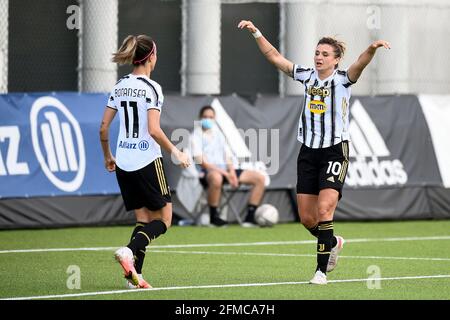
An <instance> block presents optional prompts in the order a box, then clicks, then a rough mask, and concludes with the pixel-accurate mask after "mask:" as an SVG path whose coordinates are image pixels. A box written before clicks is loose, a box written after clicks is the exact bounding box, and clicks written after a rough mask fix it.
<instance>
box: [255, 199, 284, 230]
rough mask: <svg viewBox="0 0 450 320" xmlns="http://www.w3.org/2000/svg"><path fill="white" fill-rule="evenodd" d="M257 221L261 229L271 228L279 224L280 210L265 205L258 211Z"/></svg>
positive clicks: (256, 213) (256, 214)
mask: <svg viewBox="0 0 450 320" xmlns="http://www.w3.org/2000/svg"><path fill="white" fill-rule="evenodd" d="M255 221H256V223H257V224H258V225H259V226H261V227H271V226H273V225H274V224H277V223H278V210H277V208H275V207H274V206H273V205H271V204H263V205H261V206H259V207H258V209H256V212H255Z"/></svg>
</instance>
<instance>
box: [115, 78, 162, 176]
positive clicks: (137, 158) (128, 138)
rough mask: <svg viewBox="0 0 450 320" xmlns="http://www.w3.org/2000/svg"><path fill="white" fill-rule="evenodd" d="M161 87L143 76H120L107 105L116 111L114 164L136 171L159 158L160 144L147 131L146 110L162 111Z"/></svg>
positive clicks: (126, 169) (123, 168)
mask: <svg viewBox="0 0 450 320" xmlns="http://www.w3.org/2000/svg"><path fill="white" fill-rule="evenodd" d="M163 102H164V96H163V94H162V90H161V86H160V85H159V84H158V83H157V82H155V81H153V80H151V79H150V78H148V77H147V76H145V75H133V74H129V75H127V76H125V77H123V78H122V79H120V80H119V81H118V82H117V83H116V85H115V86H114V88H113V90H112V92H111V95H110V96H109V100H108V104H107V107H109V108H112V109H115V110H117V111H118V112H119V117H120V129H119V136H118V138H117V148H116V164H117V165H118V166H119V168H121V169H122V170H125V171H136V170H139V169H141V168H143V167H145V166H146V165H148V164H149V163H151V162H153V161H154V160H155V159H156V158H159V157H161V147H160V146H159V145H158V143H157V142H156V141H155V140H154V139H153V138H152V137H151V136H150V133H149V132H148V110H150V109H156V110H159V111H161V107H162V105H163Z"/></svg>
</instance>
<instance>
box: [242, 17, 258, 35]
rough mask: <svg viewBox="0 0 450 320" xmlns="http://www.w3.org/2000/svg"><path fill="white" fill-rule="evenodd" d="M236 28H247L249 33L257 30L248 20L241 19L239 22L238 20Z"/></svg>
mask: <svg viewBox="0 0 450 320" xmlns="http://www.w3.org/2000/svg"><path fill="white" fill-rule="evenodd" d="M238 28H239V29H247V30H248V31H250V32H251V33H255V32H256V31H257V30H258V29H257V28H256V27H255V25H254V24H253V22H251V21H250V20H242V21H241V22H239V24H238Z"/></svg>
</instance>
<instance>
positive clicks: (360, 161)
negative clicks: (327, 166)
mask: <svg viewBox="0 0 450 320" xmlns="http://www.w3.org/2000/svg"><path fill="white" fill-rule="evenodd" d="M350 112H351V114H352V120H350V123H349V134H350V140H351V142H350V144H349V145H350V159H349V160H350V165H349V168H348V172H347V177H346V180H345V183H346V184H347V185H348V186H351V187H359V186H361V187H364V186H386V185H389V186H391V185H403V184H405V183H406V182H407V181H408V174H407V173H406V171H405V170H404V168H403V163H402V162H401V161H400V160H399V159H393V158H392V157H391V153H390V151H389V150H388V148H387V147H386V143H385V141H384V140H383V137H382V136H381V134H380V132H379V131H378V129H377V127H376V126H375V124H374V123H373V121H372V119H371V118H370V116H369V114H368V113H367V111H366V110H365V109H364V107H363V106H362V104H361V102H360V101H359V100H356V101H355V103H354V104H353V106H352V108H351V111H350Z"/></svg>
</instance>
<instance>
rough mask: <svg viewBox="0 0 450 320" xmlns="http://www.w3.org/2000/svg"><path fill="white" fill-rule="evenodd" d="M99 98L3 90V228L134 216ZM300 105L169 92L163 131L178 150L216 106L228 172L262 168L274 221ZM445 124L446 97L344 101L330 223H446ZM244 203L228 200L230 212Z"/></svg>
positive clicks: (291, 160)
mask: <svg viewBox="0 0 450 320" xmlns="http://www.w3.org/2000/svg"><path fill="white" fill-rule="evenodd" d="M106 100H107V95H106V94H78V93H39V94H37V93H36V94H9V95H0V108H1V110H2V113H1V114H0V228H14V227H39V226H63V225H64V226H66V225H83V224H106V223H115V222H121V221H130V220H132V218H133V216H132V215H130V214H127V213H126V212H125V211H124V210H125V209H124V208H123V203H122V201H121V198H120V194H119V189H118V186H117V181H116V178H115V175H114V174H110V173H107V172H106V170H105V169H104V165H103V154H102V151H101V147H100V143H99V133H98V132H99V126H100V122H101V118H102V115H103V111H104V108H105V104H106ZM302 101H303V97H286V98H279V97H275V96H261V97H258V98H257V99H256V100H255V101H252V103H250V102H249V101H248V100H246V99H244V98H242V97H239V96H235V95H233V96H223V97H218V98H214V97H199V96H197V97H180V96H171V95H168V96H166V97H165V102H164V106H163V108H162V116H161V125H162V128H163V130H164V131H165V132H166V134H167V136H168V137H169V138H170V139H171V140H172V142H173V143H174V144H175V145H177V146H178V147H179V148H186V147H187V145H188V139H189V134H190V132H191V131H192V129H193V127H194V125H195V121H196V120H198V112H199V110H200V108H201V107H202V106H204V105H206V104H211V105H213V106H214V108H215V109H216V114H217V126H218V127H219V128H220V130H222V132H223V133H224V135H225V136H226V138H227V139H228V141H231V142H232V143H230V149H231V150H232V152H233V154H234V156H235V163H236V165H240V166H241V168H244V169H255V170H260V171H261V172H263V173H264V174H265V175H266V185H267V192H266V195H265V198H264V200H263V202H266V203H271V204H273V205H275V206H277V207H278V209H279V212H280V220H281V221H293V220H294V219H296V209H295V208H296V207H295V206H296V204H295V186H296V182H297V181H296V159H297V155H298V152H299V149H300V143H298V141H297V140H296V136H297V130H298V119H299V116H300V112H301V110H300V107H301V105H302ZM449 118H450V96H442V95H440V96H429V95H424V96H413V95H402V96H379V97H354V98H352V100H351V101H350V124H349V135H350V139H351V142H350V150H349V151H350V159H349V160H350V164H349V167H348V175H347V178H346V183H345V187H344V191H343V198H342V199H341V201H340V203H339V206H338V209H337V211H336V219H340V220H376V219H415V218H432V217H434V218H444V217H447V218H448V217H450V189H449V188H450V166H448V164H449V163H450V148H449V147H450V143H449V142H448V140H447V137H449V136H450V127H449V126H448V124H447V123H446V122H447V121H448V120H447V119H449ZM117 133H118V117H116V119H115V120H114V122H113V124H112V127H111V130H110V143H111V148H112V150H113V152H114V150H115V147H116V139H117ZM137 145H138V144H137ZM164 157H165V162H164V164H165V169H166V173H167V176H168V180H169V185H170V187H171V189H172V190H174V191H175V192H174V196H173V201H174V211H175V212H176V213H177V214H178V215H180V216H182V217H192V215H191V214H190V213H189V212H187V211H186V209H185V207H184V206H183V205H181V204H180V202H179V199H178V198H177V191H178V190H176V187H177V184H178V181H179V178H180V176H181V174H182V172H181V169H180V168H179V167H177V166H175V165H174V164H173V163H172V162H171V161H170V157H169V156H168V155H167V154H164ZM180 198H181V197H180ZM184 198H186V197H184ZM245 198H246V197H245V195H239V196H236V197H235V198H234V200H233V201H236V203H235V205H236V207H238V209H239V207H241V208H244V206H245V202H246V201H245Z"/></svg>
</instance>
